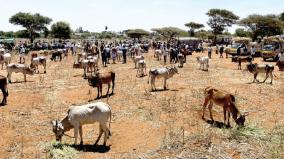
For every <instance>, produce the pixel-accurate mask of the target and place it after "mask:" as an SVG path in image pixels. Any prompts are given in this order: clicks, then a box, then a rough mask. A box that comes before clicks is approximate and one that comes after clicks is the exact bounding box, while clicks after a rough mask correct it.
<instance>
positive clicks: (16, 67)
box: [7, 63, 34, 83]
mask: <svg viewBox="0 0 284 159" xmlns="http://www.w3.org/2000/svg"><path fill="white" fill-rule="evenodd" d="M7 72H8V75H7V77H8V81H9V83H11V75H12V73H13V72H15V73H22V74H23V75H24V81H25V82H26V81H27V78H26V75H27V74H28V75H33V74H34V69H31V68H29V67H28V66H26V65H25V64H14V63H11V64H9V65H7Z"/></svg>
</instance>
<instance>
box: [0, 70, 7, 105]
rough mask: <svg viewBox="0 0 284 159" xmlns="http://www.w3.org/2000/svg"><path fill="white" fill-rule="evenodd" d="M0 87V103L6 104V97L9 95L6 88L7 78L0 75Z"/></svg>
mask: <svg viewBox="0 0 284 159" xmlns="http://www.w3.org/2000/svg"><path fill="white" fill-rule="evenodd" d="M0 89H1V91H2V93H3V99H2V102H1V105H2V106H3V105H6V104H7V97H8V95H9V93H8V88H7V78H6V77H4V76H2V75H0Z"/></svg>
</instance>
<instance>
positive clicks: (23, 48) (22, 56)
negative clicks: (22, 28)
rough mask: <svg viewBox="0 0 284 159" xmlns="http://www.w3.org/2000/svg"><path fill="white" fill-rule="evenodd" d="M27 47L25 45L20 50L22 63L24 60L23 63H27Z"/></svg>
mask: <svg viewBox="0 0 284 159" xmlns="http://www.w3.org/2000/svg"><path fill="white" fill-rule="evenodd" d="M25 52H26V50H25V47H24V45H21V48H20V55H19V56H20V63H22V60H23V63H25Z"/></svg>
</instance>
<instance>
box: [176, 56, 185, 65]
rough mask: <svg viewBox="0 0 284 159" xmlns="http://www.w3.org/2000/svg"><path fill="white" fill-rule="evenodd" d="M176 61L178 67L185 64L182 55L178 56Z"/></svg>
mask: <svg viewBox="0 0 284 159" xmlns="http://www.w3.org/2000/svg"><path fill="white" fill-rule="evenodd" d="M177 60H178V63H179V66H178V67H183V64H184V63H185V57H184V55H183V54H178V56H177Z"/></svg>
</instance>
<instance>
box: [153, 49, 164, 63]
mask: <svg viewBox="0 0 284 159" xmlns="http://www.w3.org/2000/svg"><path fill="white" fill-rule="evenodd" d="M162 55H163V52H162V50H160V49H158V50H155V52H154V58H155V57H156V58H157V60H158V61H160V60H161V59H162Z"/></svg>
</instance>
